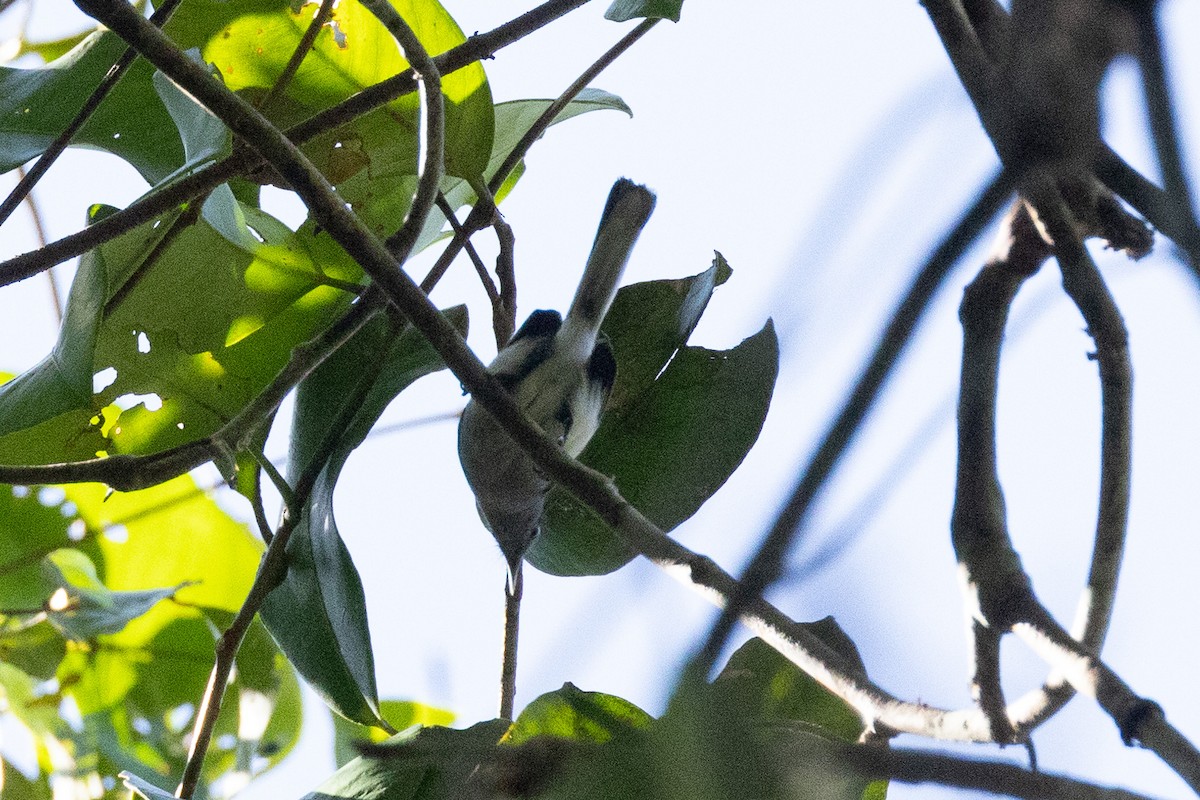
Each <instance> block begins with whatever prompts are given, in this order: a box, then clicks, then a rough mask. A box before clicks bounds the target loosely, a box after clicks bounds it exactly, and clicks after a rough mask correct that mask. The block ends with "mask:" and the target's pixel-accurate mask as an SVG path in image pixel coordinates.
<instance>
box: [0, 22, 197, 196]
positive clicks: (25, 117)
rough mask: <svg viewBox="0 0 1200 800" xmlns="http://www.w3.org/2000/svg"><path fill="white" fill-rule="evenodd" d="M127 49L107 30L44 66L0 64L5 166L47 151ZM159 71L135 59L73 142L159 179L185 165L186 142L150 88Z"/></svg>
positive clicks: (0, 138)
mask: <svg viewBox="0 0 1200 800" xmlns="http://www.w3.org/2000/svg"><path fill="white" fill-rule="evenodd" d="M124 51H125V43H124V42H123V41H121V39H120V38H119V37H118V36H117V35H116V34H114V33H110V32H107V31H105V32H103V33H93V34H91V35H90V36H88V37H87V38H85V39H84V40H83V41H82V42H81V43H80V44H79V45H78V46H77V47H75V48H74V49H72V50H71V51H70V52H69V53H67V54H66V55H64V56H63V57H62V58H59V59H57V60H55V61H53V62H51V63H50V64H47V65H46V66H45V67H38V68H35V69H13V68H10V67H0V172H7V171H8V170H11V169H14V168H15V167H17V166H19V165H20V164H23V163H25V162H26V161H28V160H30V159H31V158H35V157H36V156H38V155H40V154H41V153H42V152H43V151H44V150H45V149H46V147H47V146H48V145H49V144H50V143H51V142H52V141H53V140H54V139H55V137H57V136H58V135H59V133H61V132H62V131H63V130H64V129H65V128H66V127H67V125H68V124H69V123H70V122H71V120H72V118H74V116H75V114H76V113H77V112H78V111H79V109H80V107H82V105H83V103H84V102H85V101H86V100H87V98H88V96H89V95H91V94H92V91H93V90H94V89H95V88H96V86H97V85H98V84H99V83H100V81H101V79H102V78H103V77H104V74H105V73H106V72H108V69H109V67H110V66H112V64H113V63H114V62H115V61H116V60H117V58H118V57H119V56H120V55H121V53H123V52H124ZM152 71H153V69H152V67H150V65H149V64H148V63H147V62H146V61H145V60H144V59H139V60H138V61H136V62H134V64H133V66H131V67H130V69H129V71H128V72H126V73H125V75H124V77H122V78H121V80H120V81H119V82H118V83H117V85H116V87H115V88H114V89H113V91H112V92H111V94H109V96H108V97H107V98H105V100H104V102H102V103H101V104H100V106H99V108H97V109H96V112H95V113H94V114H93V115H92V117H91V119H89V120H88V122H87V123H86V124H85V125H84V126H83V128H82V129H80V131H79V133H78V134H77V135H76V136H75V137H74V139H73V140H72V143H73V144H74V145H76V146H89V147H93V148H98V149H100V150H104V151H106V152H109V153H113V154H114V155H116V156H119V157H120V158H123V159H124V160H125V161H128V162H129V163H130V164H131V165H132V166H133V167H134V169H136V170H137V171H138V172H139V173H140V174H141V175H142V177H143V178H145V179H146V180H147V181H148V182H149V183H151V184H155V183H157V182H158V181H159V180H161V179H162V178H163V177H164V176H166V175H167V174H168V173H170V172H171V171H172V170H174V169H175V168H177V167H178V166H179V165H180V164H181V163H182V161H183V148H182V147H181V146H180V141H179V136H178V134H177V133H176V130H175V126H174V125H173V124H172V122H171V118H170V116H168V114H167V112H166V109H165V108H164V107H163V104H162V102H161V101H160V100H159V98H158V97H157V95H155V93H154V90H153V89H152V88H151V85H150V75H151V73H152Z"/></svg>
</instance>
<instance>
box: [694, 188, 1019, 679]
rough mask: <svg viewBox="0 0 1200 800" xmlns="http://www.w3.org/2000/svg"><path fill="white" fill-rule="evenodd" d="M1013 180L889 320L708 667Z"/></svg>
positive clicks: (709, 646) (755, 564) (760, 557)
mask: <svg viewBox="0 0 1200 800" xmlns="http://www.w3.org/2000/svg"><path fill="white" fill-rule="evenodd" d="M1013 185H1014V184H1013V177H1012V175H1011V174H1009V173H1007V172H1001V173H999V174H998V175H996V176H995V177H994V178H993V179H992V180H991V182H990V183H989V184H988V185H987V187H986V188H985V189H984V190H983V192H982V193H981V194H980V195H979V197H978V198H977V199H976V200H975V202H974V203H973V204H972V206H971V208H970V209H969V210H968V211H967V212H966V213H965V214H963V216H962V218H961V219H960V220H959V222H958V223H957V224H956V225H955V227H954V228H953V229H952V230H951V231H950V233H948V234H947V235H946V237H945V238H944V239H943V240H942V241H941V243H940V244H939V245H938V247H937V249H935V250H934V252H933V253H932V254H931V255H930V257H929V259H928V261H926V263H925V265H924V266H923V267H922V268H921V270H920V272H918V273H917V276H916V278H915V279H914V280H913V283H912V285H911V286H910V287H909V289H908V292H907V293H906V294H905V296H904V298H903V299H902V300H901V301H900V304H899V305H898V306H897V307H896V310H895V311H894V312H893V314H892V318H891V319H890V320H889V321H888V324H887V327H886V328H885V329H884V332H883V334H882V335H881V336H880V340H879V344H878V345H876V347H875V351H874V352H873V353H872V354H871V358H870V360H869V361H868V362H867V365H866V367H865V368H864V369H863V372H862V373H861V375H860V376H859V378H858V381H857V382H856V383H855V385H854V388H853V389H851V391H850V394H849V396H848V397H847V398H846V400H845V402H844V403H843V404H842V407H841V409H840V410H839V411H838V414H837V416H836V417H835V418H834V420H833V422H832V423H831V424H830V426H829V427H828V428H827V429H826V432H825V435H824V437H823V438H822V439H821V444H820V445H819V446H818V447H817V450H816V452H815V453H814V455H813V456H812V458H811V459H810V460H809V462H808V464H807V465H806V466H805V468H804V471H803V472H802V473H801V475H800V477H799V479H798V480H797V482H796V484H795V486H794V488H793V489H792V493H791V495H790V497H789V498H788V500H787V502H786V504H785V505H784V507H783V510H782V511H781V512H780V513H779V516H778V517H776V519H775V522H774V524H773V525H772V527H771V530H770V532H769V533H768V534H767V536H766V538H765V539H764V540H763V542H762V544H760V545H759V548H758V550H757V552H755V554H754V557H753V558H752V559H751V561H750V564H749V565H748V566H747V567H746V570H745V572H744V573H743V575H742V578H741V582H740V583H739V588H738V591H737V593H736V594H734V595H733V597H732V599H731V601H730V603H729V605H728V606H727V607H726V609H725V611H724V612H723V613H722V614H721V617H720V618H719V619H718V620H717V623H716V625H714V626H713V629H712V631H710V633H709V636H708V640H707V641H706V642H705V644H704V648H703V649H702V650H701V652H700V654H699V655H697V660H698V663H699V665H700V667H701V668H702V671H703V674H708V672H710V671H711V670H712V667H713V666H714V665H715V664H716V662H717V658H718V657H719V656H720V653H721V649H722V648H723V647H724V644H725V640H726V639H727V638H728V635H729V633H730V631H731V630H732V628H733V623H734V621H735V620H736V619H737V616H738V614H739V613H741V611H742V610H743V609H744V608H745V607H746V606H747V604H748V602H749V601H750V599H751V598H754V597H759V596H761V595H762V593H763V591H764V590H765V589H766V588H767V587H768V586H770V585H771V584H772V583H773V582H774V581H775V580H776V579H777V578H778V577H779V574H780V572H781V571H782V568H783V563H784V559H785V558H786V555H787V551H788V550H789V548H790V547H791V544H792V540H793V539H794V537H795V535H796V533H797V532H798V531H799V529H800V528H801V527H802V526H803V525H804V523H805V521H806V519H807V516H808V512H809V509H810V508H811V506H812V502H813V500H814V499H815V498H816V496H817V494H818V493H819V492H820V490H821V488H822V487H823V486H824V485H825V482H826V481H827V480H828V478H829V476H830V475H831V474H832V473H833V470H834V468H835V467H836V466H837V464H838V462H839V461H840V460H841V457H842V455H843V454H844V452H845V451H846V448H847V447H848V446H849V445H850V442H851V441H852V440H853V438H854V436H855V434H856V433H857V432H858V430H859V428H860V427H861V426H862V423H863V421H864V420H865V419H866V416H867V413H868V412H869V411H870V409H871V407H872V406H873V405H874V403H875V400H876V398H877V397H878V396H879V392H880V390H881V389H882V388H883V385H884V383H885V382H886V381H887V379H888V377H889V376H890V375H891V373H892V370H893V369H894V368H895V366H896V364H897V363H898V361H899V359H900V355H901V354H902V353H903V351H904V347H905V346H906V345H907V344H908V342H909V340H910V339H911V337H912V333H913V331H914V330H915V329H916V326H917V323H918V322H919V321H920V319H921V317H922V315H923V314H924V312H925V309H926V308H927V307H928V305H929V303H930V301H931V300H932V299H933V296H934V295H935V294H936V293H937V291H938V289H939V288H940V287H941V285H942V282H943V280H945V278H946V276H947V275H948V274H949V272H950V269H951V268H952V267H953V266H954V264H955V263H956V262H957V261H958V258H959V257H960V256H961V255H962V253H963V252H964V251H965V250H966V249H967V248H968V247H969V246H970V245H971V243H972V242H974V241H975V239H976V238H977V237H978V236H979V234H980V232H981V231H982V230H983V229H984V227H985V226H987V224H988V223H990V222H991V220H992V218H993V217H994V216H995V215H996V213H997V212H998V211H999V210H1000V208H1001V206H1002V205H1003V204H1004V202H1005V201H1006V200H1007V199H1008V197H1009V196H1010V195H1011V193H1012V189H1013Z"/></svg>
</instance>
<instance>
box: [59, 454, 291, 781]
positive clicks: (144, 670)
mask: <svg viewBox="0 0 1200 800" xmlns="http://www.w3.org/2000/svg"><path fill="white" fill-rule="evenodd" d="M55 510H56V512H61V513H60V514H59V516H60V518H61V519H62V534H61V536H62V546H69V545H71V544H75V546H76V547H78V548H79V549H80V550H81V551H83V552H84V553H86V554H87V555H88V556H89V557H90V559H91V561H92V563H94V564H95V565H96V574H97V576H98V577H99V578H101V579H102V580H103V583H104V585H105V586H106V587H107V588H108V589H110V590H113V591H115V592H125V591H128V592H138V591H144V590H147V589H150V588H152V587H157V586H164V585H175V584H180V583H187V582H189V581H195V582H194V583H189V584H188V585H186V586H184V587H183V588H181V589H179V591H178V593H177V595H176V596H177V598H178V599H179V600H180V601H181V602H180V603H159V604H158V605H156V606H154V607H153V608H152V609H151V610H150V611H149V612H148V613H146V614H144V615H142V616H140V617H137V618H136V619H134V620H132V621H131V622H129V624H128V625H126V626H125V627H124V628H123V629H122V630H121V631H120V632H119V633H116V634H112V635H101V636H99V637H97V639H96V640H95V641H94V642H92V643H91V645H90V649H89V650H88V651H83V650H79V649H72V651H71V652H70V653H68V655H67V657H66V658H65V659H63V661H62V663H61V664H60V665H59V669H58V676H57V677H58V683H59V685H60V686H62V687H65V688H64V693H66V694H68V695H70V696H71V697H72V699H73V700H74V701H75V704H76V705H77V706H78V708H79V710H80V712H81V714H83V715H84V719H85V723H86V725H87V729H86V730H85V732H84V734H80V735H81V736H85V740H84V741H81V743H80V747H82V748H86V749H87V750H88V751H94V750H95V749H96V746H97V744H96V743H97V741H100V742H102V743H107V744H106V745H105V746H106V747H107V748H108V750H106V751H105V752H106V753H107V754H105V755H103V756H102V759H101V766H102V770H101V771H102V773H103V774H107V775H114V774H116V772H118V771H120V770H121V769H129V770H131V771H134V772H136V773H137V774H139V775H143V776H145V777H147V778H156V776H158V775H163V776H164V781H165V782H164V784H163V785H164V786H165V785H168V783H169V782H170V780H171V779H170V778H169V777H166V776H169V775H173V776H178V775H179V774H180V772H181V771H182V769H183V764H184V762H185V761H186V758H187V745H188V737H189V736H190V733H191V724H192V722H193V721H194V720H193V719H192V718H191V717H190V716H189V714H194V713H195V711H194V709H195V705H196V703H197V701H198V699H199V698H200V697H202V695H203V692H204V688H205V685H206V684H207V682H208V677H209V673H210V671H211V670H212V662H213V653H214V649H215V644H216V637H217V635H218V633H219V632H220V631H221V630H223V629H225V628H226V627H228V625H229V623H230V621H231V620H232V618H233V615H234V613H236V611H237V609H238V608H240V607H241V605H242V603H243V602H244V600H245V597H246V594H247V592H248V591H249V588H250V584H251V583H252V581H253V579H254V575H255V572H256V571H257V568H258V563H259V559H260V557H261V554H262V545H261V543H259V542H257V541H256V540H255V539H254V538H253V537H252V536H251V535H250V532H249V531H248V530H247V529H246V527H245V526H244V525H242V524H240V523H237V522H235V521H234V520H232V519H230V517H229V516H228V514H226V513H225V512H224V511H222V510H221V508H220V507H219V506H217V505H216V503H214V502H213V501H212V499H211V498H210V497H209V496H208V495H207V494H206V493H205V492H203V491H201V490H200V489H199V488H198V487H197V486H196V483H195V481H194V480H192V479H191V478H190V477H182V478H178V479H176V480H173V481H170V482H168V483H166V484H163V485H161V486H158V487H155V488H153V489H147V490H145V491H141V492H129V493H124V492H115V493H112V494H108V493H107V492H106V491H105V488H104V487H103V486H100V485H96V484H84V485H79V486H71V487H68V488H67V490H66V492H65V499H64V500H63V501H62V504H61V505H60V506H59V507H58V508H56V509H55ZM73 519H74V520H75V523H74V524H72V520H73ZM68 525H72V529H73V530H74V531H76V535H75V538H77V539H79V541H78V542H72V541H71V540H70V539H68V537H67V535H66V530H67V526H68ZM264 725H265V727H266V730H265V731H262V730H261V729H262V728H263V726H264ZM299 731H300V689H299V684H298V683H297V679H296V676H295V673H294V672H293V670H292V669H291V667H290V666H289V665H288V663H287V661H286V660H285V659H284V658H283V655H282V654H281V653H280V652H279V651H278V649H277V648H276V647H275V645H274V643H273V641H272V640H271V637H270V635H269V634H268V633H267V632H266V630H265V629H264V628H263V627H262V625H261V624H260V623H257V622H256V623H254V624H252V625H251V627H250V629H249V631H248V632H247V635H246V639H245V640H244V642H243V644H242V648H241V650H240V651H239V653H238V656H237V670H236V673H235V679H234V681H233V683H231V684H230V686H229V687H228V689H227V692H226V700H225V703H224V705H223V707H222V710H221V714H220V715H219V717H218V719H217V728H216V736H215V737H214V741H215V742H217V744H216V745H214V747H213V748H212V749H211V750H210V752H209V756H208V758H207V759H206V760H205V768H204V774H203V779H204V781H205V782H211V781H213V780H216V779H217V778H218V777H221V776H224V775H229V774H231V773H233V772H238V771H244V772H246V773H247V774H256V773H258V772H261V771H262V769H264V768H269V767H270V766H273V765H274V764H276V763H278V762H279V760H280V759H281V758H282V757H283V756H284V755H285V754H286V753H287V752H288V751H289V750H290V749H291V748H292V747H293V746H294V744H295V742H296V740H297V738H298V736H299ZM62 735H66V733H65V732H64V733H63V734H62ZM93 735H94V736H95V737H99V738H98V739H96V740H86V736H93ZM131 758H132V759H134V760H132V761H131V760H129V759H131ZM135 762H136V763H135ZM139 765H143V766H139ZM144 765H150V766H151V769H150V770H149V771H147V770H146V769H144V768H143V767H144ZM156 779H157V778H156ZM170 785H173V784H170Z"/></svg>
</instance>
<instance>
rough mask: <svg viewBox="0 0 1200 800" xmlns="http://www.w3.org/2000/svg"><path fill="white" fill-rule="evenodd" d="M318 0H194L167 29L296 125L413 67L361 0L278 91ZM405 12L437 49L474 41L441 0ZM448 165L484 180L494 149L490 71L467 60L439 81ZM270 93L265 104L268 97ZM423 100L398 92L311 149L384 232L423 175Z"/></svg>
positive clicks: (411, 0)
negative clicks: (486, 72) (297, 0)
mask: <svg viewBox="0 0 1200 800" xmlns="http://www.w3.org/2000/svg"><path fill="white" fill-rule="evenodd" d="M318 5H319V4H317V3H309V4H299V3H291V2H289V0H229V1H228V2H224V1H220V0H194V2H189V3H187V4H186V5H184V6H183V7H182V8H180V10H179V11H178V12H177V13H176V14H175V16H174V17H173V18H172V20H171V22H170V24H169V25H168V26H167V31H168V32H169V33H170V34H171V35H172V36H173V37H174V38H175V40H176V41H177V42H179V43H180V44H181V45H183V46H184V47H198V48H200V50H201V52H202V53H203V57H204V59H205V60H206V61H209V62H212V63H213V64H215V66H216V67H217V69H218V70H219V71H220V72H221V75H222V77H223V79H224V81H225V84H226V85H227V86H229V87H230V88H231V89H234V90H237V91H240V92H241V93H242V94H243V96H245V97H247V98H248V99H250V100H251V101H252V102H254V103H256V104H257V105H259V107H260V109H261V110H262V111H263V112H264V113H265V114H266V115H267V116H268V117H269V118H271V120H272V121H273V122H275V123H276V124H278V125H280V126H284V127H286V126H288V125H291V124H294V123H297V122H299V121H301V120H303V119H306V118H307V117H309V116H311V115H312V114H313V113H315V112H317V111H320V110H322V109H325V108H327V107H329V106H331V105H333V104H335V103H337V102H340V101H342V100H345V99H346V98H347V97H349V96H350V95H352V94H355V93H356V92H358V91H360V90H362V89H364V88H365V87H368V86H371V85H372V84H375V83H378V82H380V81H382V80H384V79H386V78H390V77H392V76H393V75H395V74H396V73H398V72H402V71H403V70H404V69H405V68H406V66H407V64H406V62H405V61H404V59H403V58H402V56H401V55H400V50H399V48H398V46H397V45H396V43H395V40H394V39H393V38H392V37H391V35H390V34H388V33H387V31H386V30H385V29H384V28H383V26H382V25H380V24H379V22H378V21H377V20H376V19H375V17H374V16H373V15H372V14H371V13H370V12H368V11H367V10H366V8H364V7H363V6H362V5H361V4H360V3H358V2H355V0H345V2H341V3H338V4H337V5H335V7H334V11H333V16H332V19H331V21H330V22H329V23H328V24H326V25H325V27H324V28H322V30H321V31H320V33H319V34H318V35H317V37H316V40H315V43H314V45H313V48H312V50H311V51H310V52H309V54H308V55H307V56H306V57H305V59H304V60H303V61H302V62H301V64H300V67H299V69H298V70H297V71H296V73H295V75H294V77H293V78H292V79H291V81H290V82H289V83H288V84H287V86H286V87H285V88H284V89H283V91H282V92H279V91H273V87H274V86H275V84H276V82H277V80H278V78H279V75H280V74H281V73H282V71H283V69H284V67H285V65H286V64H287V62H288V60H289V59H290V58H291V56H292V54H293V52H295V49H296V46H297V45H298V44H299V42H300V39H301V37H302V36H303V34H304V31H305V30H306V29H307V27H308V25H309V23H310V22H311V21H312V18H313V16H314V15H315V13H316V10H317V7H318ZM393 5H394V6H395V8H396V10H397V11H398V12H399V13H400V15H401V17H402V18H403V19H404V20H405V21H406V22H407V23H408V24H409V25H410V26H411V27H412V28H413V30H414V33H416V35H417V37H418V38H419V39H420V40H421V42H422V44H424V46H425V48H426V49H427V50H428V51H429V53H430V54H431V55H438V54H440V53H443V52H445V51H446V50H448V49H450V48H451V47H454V46H457V45H459V44H462V43H463V42H465V41H466V37H465V35H464V34H463V32H462V30H461V29H460V28H459V27H458V25H457V23H456V22H455V21H454V20H453V18H451V17H450V15H449V14H448V13H447V12H446V10H445V9H444V8H443V7H442V6H441V4H440V3H438V2H435V0H395V2H394V3H393ZM442 93H443V96H444V98H445V110H446V120H445V137H446V142H445V143H446V150H445V152H446V159H445V164H446V171H447V173H448V174H449V175H452V176H457V177H459V178H474V177H478V176H479V175H480V174H481V172H482V171H483V169H484V167H485V165H486V164H487V159H488V156H489V154H490V153H491V152H492V130H493V111H492V98H491V92H490V89H489V88H488V84H487V80H486V77H485V75H484V71H483V67H482V66H481V65H480V64H478V63H475V64H471V65H470V66H468V67H465V68H463V69H460V70H457V71H455V72H453V73H451V74H448V75H444V76H442ZM268 97H269V99H268ZM418 115H419V109H418V101H417V97H416V95H415V94H409V95H407V96H404V97H401V98H398V99H397V100H394V101H392V102H391V103H389V104H387V105H386V106H384V107H382V108H379V109H377V110H375V111H373V112H371V113H369V114H366V115H364V116H363V117H361V118H359V119H356V120H352V121H348V122H346V123H345V124H343V125H341V126H339V127H338V128H336V129H335V130H332V131H330V132H329V133H326V134H322V135H321V136H318V137H316V138H315V139H313V140H311V141H309V142H308V143H306V144H305V145H304V148H303V149H304V151H305V154H306V155H307V156H308V157H309V158H311V159H312V160H313V162H314V163H315V164H316V165H317V166H318V167H319V168H320V169H321V170H322V171H323V172H324V173H325V175H326V176H327V177H328V178H329V180H330V181H331V182H332V183H333V184H334V185H335V186H336V187H337V188H338V191H339V193H340V194H341V196H342V197H343V198H344V199H345V200H346V201H347V202H349V203H350V204H351V206H352V207H353V208H354V210H355V211H356V212H357V213H358V214H359V215H360V217H361V218H362V219H363V220H364V221H365V222H366V223H367V224H368V225H369V226H370V227H371V228H372V229H373V230H375V231H376V232H377V233H379V234H381V235H388V234H390V233H392V232H394V231H395V230H396V229H397V228H399V226H400V223H401V221H402V220H403V219H404V215H405V213H406V212H407V209H408V204H409V201H410V200H411V197H412V191H413V177H412V176H414V175H416V173H417V155H418V151H419V147H418V131H419V128H420V124H419V122H418V118H419V117H418Z"/></svg>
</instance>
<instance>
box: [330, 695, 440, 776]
mask: <svg viewBox="0 0 1200 800" xmlns="http://www.w3.org/2000/svg"><path fill="white" fill-rule="evenodd" d="M379 715H380V716H381V717H383V718H384V719H385V720H386V721H387V723H388V724H389V725H391V726H392V729H393V730H397V731H404V730H407V729H408V728H411V727H412V726H414V725H421V726H423V727H430V726H433V725H439V726H441V727H448V726H449V725H451V724H452V723H453V722H454V713H453V712H450V711H446V710H445V709H441V708H434V707H433V706H427V705H425V704H424V703H414V702H411V701H409V700H383V701H381V702H380V703H379ZM331 716H332V717H333V758H334V763H336V764H337V765H338V767H342V766H345V765H346V764H348V763H349V762H350V761H352V760H354V759H355V758H357V757H358V750H357V747H356V745H358V744H361V743H363V742H372V743H374V744H379V743H381V742H384V741H387V739H388V738H389V737H390V736H391V734H389V733H388V732H387V731H385V730H384V729H383V728H379V727H367V726H366V725H359V724H358V723H357V722H351V721H350V720H348V719H346V718H345V717H343V716H342V715H340V714H332V715H331Z"/></svg>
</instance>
